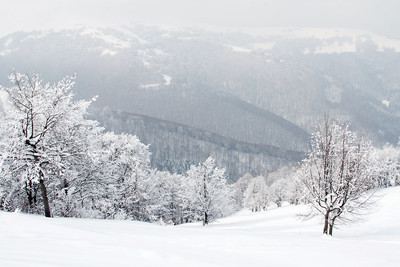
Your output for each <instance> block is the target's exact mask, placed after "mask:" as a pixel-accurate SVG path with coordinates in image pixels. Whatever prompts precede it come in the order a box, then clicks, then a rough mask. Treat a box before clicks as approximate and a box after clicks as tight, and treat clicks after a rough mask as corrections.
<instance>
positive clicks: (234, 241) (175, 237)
mask: <svg viewBox="0 0 400 267" xmlns="http://www.w3.org/2000/svg"><path fill="white" fill-rule="evenodd" d="M378 193H379V194H380V195H381V198H380V199H379V201H378V206H377V208H376V209H375V211H374V213H373V214H370V216H368V218H367V220H365V221H363V222H359V223H357V224H353V225H349V226H342V227H341V229H335V232H334V237H333V238H329V237H325V236H322V235H321V231H322V225H321V224H320V219H319V218H317V217H314V218H312V219H304V218H301V217H299V216H297V214H299V213H304V212H305V208H306V207H305V206H286V207H283V208H278V209H275V210H270V211H266V212H261V213H251V212H249V211H242V212H240V213H239V214H236V215H234V216H232V217H229V218H225V219H221V220H219V221H217V222H215V223H212V224H211V225H209V226H206V227H203V226H201V225H200V224H197V223H195V224H186V225H181V226H161V225H157V224H148V223H142V222H132V221H111V220H88V219H71V218H51V219H48V218H44V217H42V216H34V215H26V214H20V213H5V212H0V240H1V242H0V266H191V267H192V266H202V267H204V266H363V267H364V266H400V253H399V252H400V210H399V208H398V207H399V206H400V187H398V188H390V189H385V190H380V191H379V192H378Z"/></svg>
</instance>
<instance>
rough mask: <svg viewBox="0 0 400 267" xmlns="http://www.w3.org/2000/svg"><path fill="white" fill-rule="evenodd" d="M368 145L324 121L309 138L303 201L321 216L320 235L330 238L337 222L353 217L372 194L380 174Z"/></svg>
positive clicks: (303, 175) (369, 144) (353, 135)
mask: <svg viewBox="0 0 400 267" xmlns="http://www.w3.org/2000/svg"><path fill="white" fill-rule="evenodd" d="M373 153H374V149H373V147H372V146H371V143H370V142H369V141H368V140H366V139H364V138H362V137H359V136H358V135H357V134H356V133H355V132H352V131H350V130H348V125H345V124H344V125H342V124H339V123H338V122H335V121H331V120H329V119H328V118H326V119H325V121H324V123H323V124H322V125H320V126H319V129H318V131H317V132H316V133H314V134H313V135H312V138H311V149H310V151H309V153H308V156H307V158H306V159H305V160H304V162H303V165H302V168H301V177H302V182H303V184H304V186H305V190H306V196H305V197H306V198H307V199H308V201H309V202H310V203H311V204H312V205H313V207H314V208H315V209H316V210H317V211H319V212H320V213H321V214H323V216H324V228H323V233H324V234H329V235H332V231H333V227H334V223H335V221H336V220H337V219H345V218H346V215H357V214H358V213H360V210H361V209H362V208H363V207H366V206H367V204H368V203H369V202H370V200H371V198H370V197H371V195H372V194H373V190H371V189H372V188H373V187H374V183H375V178H376V176H377V174H378V173H379V172H380V170H379V168H378V167H377V166H378V165H377V164H375V161H374V156H373Z"/></svg>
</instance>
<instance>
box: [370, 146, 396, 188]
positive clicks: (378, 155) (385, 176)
mask: <svg viewBox="0 0 400 267" xmlns="http://www.w3.org/2000/svg"><path fill="white" fill-rule="evenodd" d="M375 160H376V165H377V166H378V167H380V171H379V173H378V175H377V177H376V182H377V186H378V187H390V186H398V185H400V151H399V149H398V148H396V147H393V146H389V145H387V146H385V147H383V148H382V149H376V150H375Z"/></svg>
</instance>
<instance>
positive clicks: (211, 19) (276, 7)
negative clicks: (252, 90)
mask: <svg viewBox="0 0 400 267" xmlns="http://www.w3.org/2000/svg"><path fill="white" fill-rule="evenodd" d="M136 22H141V23H152V24H168V25H174V26H176V25H208V26H212V25H215V26H218V27H246V28H247V27H249V28H254V27H257V28H264V27H286V26H289V27H329V28H331V27H333V28H356V29H364V30H369V31H374V32H377V33H380V34H384V35H387V36H389V37H396V38H399V39H400V1H399V0H142V1H138V0H131V1H128V0H6V1H3V3H2V5H1V9H0V36H2V35H4V34H7V33H10V32H13V31H17V30H24V31H28V30H34V29H49V28H56V29H57V28H62V27H69V26H72V25H74V24H85V25H89V26H118V25H126V24H131V23H136Z"/></svg>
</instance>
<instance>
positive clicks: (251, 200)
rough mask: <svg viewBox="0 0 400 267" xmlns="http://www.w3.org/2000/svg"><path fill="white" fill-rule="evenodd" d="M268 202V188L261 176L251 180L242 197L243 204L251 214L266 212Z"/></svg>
mask: <svg viewBox="0 0 400 267" xmlns="http://www.w3.org/2000/svg"><path fill="white" fill-rule="evenodd" d="M268 202H269V196H268V186H267V184H266V182H265V178H264V177H263V176H257V177H255V178H253V179H252V180H251V181H250V183H249V185H248V187H247V189H246V191H245V192H244V195H243V204H244V206H245V207H247V208H249V209H251V210H252V211H253V212H257V211H262V210H266V209H267V206H268Z"/></svg>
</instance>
